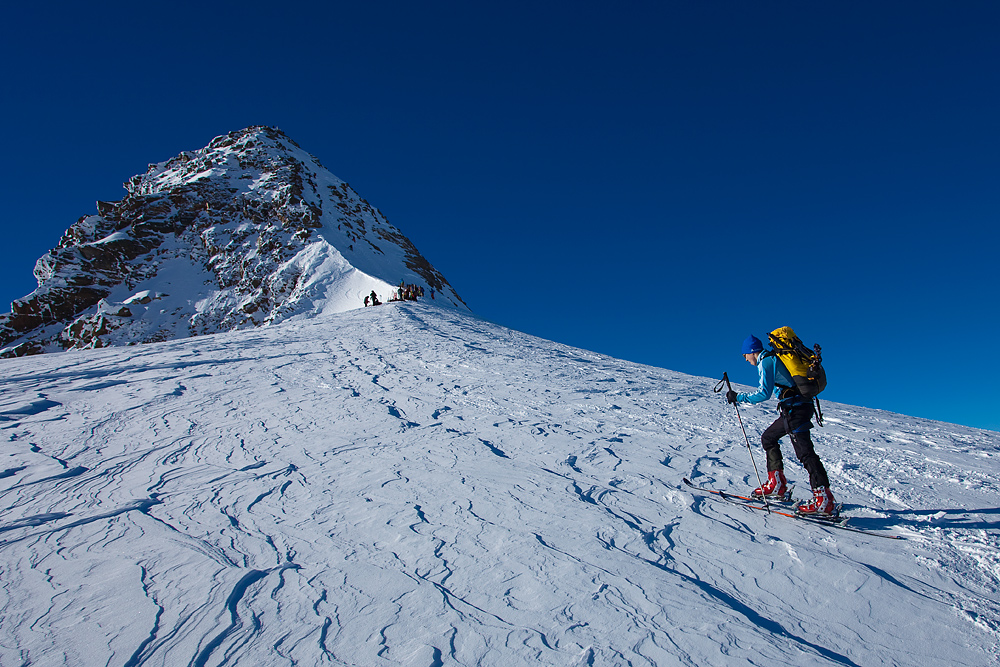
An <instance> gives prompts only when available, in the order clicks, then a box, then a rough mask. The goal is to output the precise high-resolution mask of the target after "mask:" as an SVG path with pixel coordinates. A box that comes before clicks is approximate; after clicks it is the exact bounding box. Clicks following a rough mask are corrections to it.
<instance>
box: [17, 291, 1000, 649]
mask: <svg viewBox="0 0 1000 667" xmlns="http://www.w3.org/2000/svg"><path fill="white" fill-rule="evenodd" d="M0 368H2V371H3V376H2V377H3V380H2V384H0V390H2V393H0V429H2V434H3V436H4V437H3V439H2V440H3V444H2V457H3V459H2V461H0V489H2V490H0V497H2V507H3V515H2V518H0V582H2V583H0V664H3V665H5V666H6V665H63V664H65V665H128V666H137V665H148V666H153V665H156V666H161V665H196V666H201V665H222V664H225V665H237V664H240V665H281V664H290V665H323V664H329V665H414V666H420V667H426V666H428V665H498V666H499V665H503V666H509V665H536V664H543V665H723V664H725V665H732V664H793V665H874V664H885V665H923V666H926V665H985V664H990V663H993V662H995V661H996V660H997V657H998V651H997V641H998V637H1000V603H998V601H997V600H998V590H1000V559H998V554H1000V516H998V515H1000V434H998V433H994V432H988V431H979V430H975V429H970V428H964V427H960V426H954V425H950V424H943V423H937V422H931V421H927V420H922V419H914V418H910V417H905V416H901V415H895V414H889V413H885V412H879V411H873V410H866V409H859V408H852V407H849V406H842V405H827V406H826V410H827V422H828V426H827V427H826V428H824V429H822V430H818V432H817V434H816V441H817V446H818V449H819V451H820V454H821V455H822V456H823V457H824V459H825V461H826V462H827V466H828V469H829V472H830V475H831V478H832V484H833V486H834V490H835V492H836V493H837V495H838V498H839V499H840V500H842V501H844V502H845V503H847V505H848V511H849V513H851V514H854V515H855V517H856V518H855V519H854V524H855V525H857V526H859V527H864V528H868V529H873V530H881V531H886V532H890V533H893V534H900V535H904V536H906V538H907V539H905V540H884V539H879V538H876V537H868V536H865V535H858V534H854V533H847V532H843V531H836V530H834V529H831V528H824V527H815V526H812V525H808V524H804V523H802V522H799V521H795V520H792V519H784V518H781V517H768V516H764V515H761V514H756V513H751V512H750V511H748V510H745V509H742V508H738V507H734V506H730V505H727V504H725V503H722V502H718V501H716V500H713V499H709V498H705V497H702V496H701V495H696V494H692V493H690V492H689V491H687V490H685V489H683V488H680V480H681V478H682V477H684V476H689V477H691V478H692V480H693V481H695V482H696V483H699V484H705V485H712V486H715V487H719V488H723V489H732V490H734V491H743V490H746V489H747V488H749V486H750V485H751V483H752V478H753V472H752V469H751V468H750V464H749V460H748V452H747V449H746V446H745V444H744V443H743V440H742V437H743V436H742V434H741V432H740V430H739V426H738V425H737V423H736V420H735V415H734V414H733V413H732V411H731V408H728V406H726V405H724V402H723V401H722V399H721V398H720V397H719V396H718V395H715V394H713V393H712V391H711V388H712V386H713V384H714V383H715V381H714V380H710V379H706V378H697V377H691V376H686V375H682V374H679V373H674V372H670V371H666V370H662V369H658V368H652V367H648V366H641V365H637V364H633V363H628V362H624V361H619V360H616V359H612V358H609V357H605V356H601V355H598V354H594V353H590V352H586V351H583V350H579V349H574V348H570V347H567V346H564V345H560V344H557V343H552V342H548V341H545V340H541V339H538V338H533V337H530V336H527V335H524V334H521V333H518V332H514V331H511V330H508V329H505V328H503V327H500V326H496V325H493V324H489V323H486V322H483V321H481V320H478V319H476V318H474V317H472V316H471V315H468V314H463V313H462V312H460V311H457V310H454V309H451V310H449V309H440V308H436V307H434V306H432V305H429V304H424V303H421V304H399V305H392V306H383V307H379V308H368V309H362V310H356V311H351V312H345V313H339V314H335V315H327V316H321V317H317V318H314V319H309V320H300V321H291V322H285V323H283V324H280V325H277V326H274V327H270V328H261V329H253V330H246V331H240V332H232V333H224V334H218V335H212V336H204V337H200V338H192V339H184V340H177V341H168V342H164V343H158V344H152V345H143V346H133V347H123V348H108V349H103V350H87V351H74V352H67V353H62V354H54V355H43V356H39V357H31V358H25V359H14V360H5V361H2V362H0ZM747 369H749V367H747ZM747 369H743V371H744V372H743V373H740V372H739V369H729V370H731V372H732V374H733V375H735V376H737V377H741V376H743V375H745V376H746V377H747V378H748V379H749V377H750V376H751V375H752V369H749V370H747ZM722 370H726V369H720V375H721V371H722ZM771 407H772V409H773V405H772V406H771ZM743 417H744V420H745V422H746V423H747V425H748V430H749V432H750V434H751V437H752V438H753V437H754V436H755V434H759V432H760V430H761V428H763V427H764V426H765V425H766V424H767V423H769V420H770V418H771V416H770V414H769V413H768V410H767V409H766V408H763V407H761V408H751V409H748V410H746V411H744V412H743ZM755 453H756V454H757V460H758V463H759V464H762V462H763V456H761V455H760V452H759V451H757V450H755ZM788 456H789V459H790V457H791V454H790V452H789V453H788ZM789 473H790V477H791V478H792V479H793V480H794V481H796V482H797V483H798V484H799V489H798V491H799V495H800V496H801V495H802V493H801V489H802V487H803V486H804V485H805V475H804V471H802V470H801V469H799V468H798V467H793V464H792V463H791V461H790V463H789ZM859 505H865V506H867V507H868V508H870V509H862V508H860V507H859Z"/></svg>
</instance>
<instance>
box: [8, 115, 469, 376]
mask: <svg viewBox="0 0 1000 667" xmlns="http://www.w3.org/2000/svg"><path fill="white" fill-rule="evenodd" d="M125 189H126V191H127V195H126V196H125V198H124V199H122V200H121V201H118V202H98V203H97V214H96V215H90V216H85V217H83V218H80V219H79V220H78V221H77V222H76V223H74V224H73V226H71V227H70V228H69V229H68V230H67V231H66V233H65V234H63V237H62V239H60V241H59V245H58V246H57V247H56V248H54V249H53V250H51V251H50V252H49V253H48V254H46V255H45V256H44V257H42V258H41V259H39V260H38V262H37V264H36V265H35V277H36V278H37V279H38V289H36V290H35V291H34V292H32V293H31V294H29V295H28V296H26V297H24V298H22V299H18V300H16V301H14V302H13V304H11V312H10V313H9V314H6V315H0V345H3V346H5V347H4V348H3V350H0V356H7V357H9V356H21V355H24V354H37V353H40V352H47V351H54V350H63V349H70V348H81V347H102V346H105V345H123V344H132V343H138V342H151V341H159V340H166V339H171V338H178V337H186V336H191V335H198V334H206V333H215V332H220V331H231V330H234V329H240V328H246V327H252V326H261V325H266V324H272V323H276V322H279V321H282V320H284V319H287V318H289V317H293V316H309V315H315V314H319V313H322V312H331V311H333V312H337V311H342V310H347V309H350V308H355V307H360V306H362V305H363V298H364V296H365V295H367V294H368V293H369V292H370V291H372V290H374V291H375V292H376V293H378V294H379V297H380V299H382V300H386V299H387V297H388V296H389V294H390V292H391V291H392V289H393V288H394V286H395V285H398V284H399V283H400V281H403V282H405V283H406V284H413V285H418V286H420V287H422V288H424V289H425V298H429V297H430V294H431V290H433V292H434V295H435V296H434V303H437V304H441V305H447V306H452V307H458V308H467V306H466V305H465V303H464V302H463V301H462V299H461V298H460V297H459V296H458V294H457V293H455V291H454V290H453V289H452V288H451V286H450V285H449V284H448V281H447V280H445V278H444V276H442V275H441V274H440V273H439V272H438V271H437V270H436V269H434V267H433V266H431V264H430V263H429V262H428V261H427V260H426V259H424V257H423V256H422V255H421V254H420V253H419V252H418V251H417V249H416V248H415V247H414V246H413V244H412V243H411V242H410V241H409V239H407V238H406V237H405V236H404V235H403V234H402V233H401V232H400V231H399V230H398V229H396V228H395V227H393V226H392V225H390V224H389V223H388V222H387V221H386V220H385V218H384V217H383V216H382V214H381V212H379V211H378V210H377V209H374V208H373V207H372V206H371V205H370V204H368V202H366V201H365V200H364V199H362V198H361V197H360V196H359V195H358V194H357V193H356V192H354V190H352V189H351V188H350V187H349V186H348V185H347V183H344V182H343V181H341V180H340V179H338V178H337V177H336V176H334V175H333V174H331V173H330V172H329V171H327V170H326V169H325V168H324V167H323V166H322V165H321V164H320V163H319V161H318V160H317V159H316V158H314V157H313V156H311V155H309V154H308V153H306V152H305V151H303V150H302V149H301V148H299V146H298V145H297V144H296V143H295V142H293V141H292V140H291V139H289V138H288V137H287V136H285V135H284V134H283V133H282V132H281V131H280V130H277V129H273V128H268V127H260V126H256V127H250V128H247V129H245V130H242V131H239V132H232V133H230V134H228V135H226V136H222V137H217V138H216V139H214V140H213V141H212V142H211V143H210V144H209V145H208V146H207V147H206V148H204V149H202V150H199V151H192V152H184V153H181V154H180V155H178V156H177V157H175V158H173V159H171V160H168V161H167V162H163V163H160V164H154V165H150V167H149V169H148V170H147V171H146V173H145V174H141V175H138V176H134V177H133V178H131V179H130V180H129V181H128V183H126V184H125Z"/></svg>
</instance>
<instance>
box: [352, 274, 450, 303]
mask: <svg viewBox="0 0 1000 667" xmlns="http://www.w3.org/2000/svg"><path fill="white" fill-rule="evenodd" d="M423 296H424V288H423V286H421V285H406V284H405V283H404V282H403V281H402V280H400V281H399V287H398V288H396V290H395V291H393V292H392V293H391V294H390V296H389V303H392V302H394V301H416V300H417V297H423ZM431 298H432V299H433V298H434V290H431ZM381 305H382V302H381V301H379V300H378V295H377V294H375V290H372V293H371V294H369V295H368V296H366V297H365V306H366V307H367V306H381Z"/></svg>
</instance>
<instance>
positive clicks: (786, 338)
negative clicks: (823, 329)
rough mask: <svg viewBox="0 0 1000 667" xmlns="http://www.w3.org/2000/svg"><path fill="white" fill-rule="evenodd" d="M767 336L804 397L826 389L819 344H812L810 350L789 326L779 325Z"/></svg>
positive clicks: (812, 395)
mask: <svg viewBox="0 0 1000 667" xmlns="http://www.w3.org/2000/svg"><path fill="white" fill-rule="evenodd" d="M767 337H768V339H770V341H771V347H772V348H774V353H775V355H777V357H778V359H781V363H783V364H784V365H785V368H787V369H788V373H789V375H791V376H792V380H793V381H794V382H795V387H796V388H797V389H798V390H799V393H800V394H802V395H803V396H805V397H806V398H814V397H815V396H816V395H817V394H819V393H820V392H821V391H823V390H824V389H826V371H825V370H823V356H822V354H821V349H820V346H819V345H813V349H812V350H810V349H809V348H808V347H806V346H805V345H804V344H803V343H802V341H801V340H799V337H798V336H796V335H795V332H794V331H792V328H791V327H779V328H777V329H775V330H774V331H772V332H771V333H769V334H768V335H767Z"/></svg>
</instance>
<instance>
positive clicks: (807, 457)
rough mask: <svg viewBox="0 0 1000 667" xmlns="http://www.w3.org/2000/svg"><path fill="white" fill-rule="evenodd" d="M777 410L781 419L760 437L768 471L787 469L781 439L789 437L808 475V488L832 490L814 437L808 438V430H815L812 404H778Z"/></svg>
mask: <svg viewBox="0 0 1000 667" xmlns="http://www.w3.org/2000/svg"><path fill="white" fill-rule="evenodd" d="M778 411H779V412H780V413H781V416H780V417H778V418H777V419H776V420H775V422H774V423H773V424H771V425H770V426H768V427H767V428H766V429H765V430H764V432H763V433H761V435H760V442H761V444H762V445H764V452H765V453H766V454H767V469H768V470H769V471H772V470H784V469H785V464H784V461H783V460H782V458H781V444H780V443H779V440H781V438H783V437H784V436H786V435H787V436H789V438H790V439H791V441H792V447H793V448H794V449H795V456H796V458H798V460H799V463H801V464H802V465H803V467H805V469H806V471H807V472H808V473H809V486H811V487H812V488H814V489H815V488H816V487H818V486H824V487H829V486H830V480H829V478H828V477H827V476H826V468H824V467H823V463H822V462H821V461H820V460H819V456H817V455H816V450H815V449H814V448H813V441H812V437H810V435H809V429H811V428H812V416H813V406H812V403H801V404H799V405H794V406H791V407H786V406H784V405H780V404H779V405H778Z"/></svg>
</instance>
